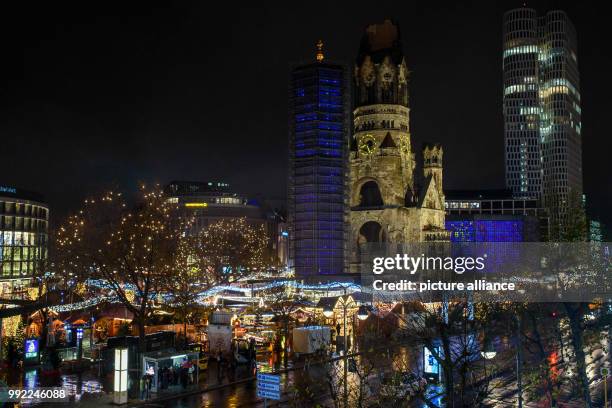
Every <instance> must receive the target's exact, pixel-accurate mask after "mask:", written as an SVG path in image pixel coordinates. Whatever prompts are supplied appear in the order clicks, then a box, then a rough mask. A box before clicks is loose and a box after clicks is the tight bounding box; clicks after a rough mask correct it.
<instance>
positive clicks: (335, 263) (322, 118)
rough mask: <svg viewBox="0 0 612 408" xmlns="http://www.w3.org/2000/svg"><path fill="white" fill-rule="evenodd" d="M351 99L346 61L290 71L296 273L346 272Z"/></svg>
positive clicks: (291, 201)
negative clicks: (349, 100)
mask: <svg viewBox="0 0 612 408" xmlns="http://www.w3.org/2000/svg"><path fill="white" fill-rule="evenodd" d="M347 102H348V94H347V81H346V70H345V68H344V67H343V66H341V65H333V64H328V63H323V62H318V63H313V64H308V65H304V66H300V67H297V68H295V69H294V70H293V71H292V73H291V86H290V95H289V150H290V159H289V191H288V193H289V194H288V197H289V202H288V207H289V208H288V209H289V211H288V212H289V225H290V231H289V234H290V251H291V258H292V260H293V265H294V267H295V273H296V276H312V275H330V274H340V273H343V272H344V259H345V242H346V239H345V238H346V234H347V228H346V225H347V206H346V200H347V189H346V186H347V180H346V172H347V170H346V168H347V166H346V163H347V157H348V156H347V155H348V137H347V134H348V128H349V126H348V110H347V107H348V103H347Z"/></svg>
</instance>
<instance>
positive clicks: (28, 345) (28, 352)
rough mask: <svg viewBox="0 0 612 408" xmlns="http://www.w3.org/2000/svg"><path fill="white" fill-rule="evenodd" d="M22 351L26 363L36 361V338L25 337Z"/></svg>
mask: <svg viewBox="0 0 612 408" xmlns="http://www.w3.org/2000/svg"><path fill="white" fill-rule="evenodd" d="M23 349H24V353H25V356H24V357H25V358H24V360H25V362H26V363H36V364H37V363H38V357H39V350H38V339H36V338H33V339H26V340H25V342H24V346H23Z"/></svg>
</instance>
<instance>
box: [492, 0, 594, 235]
mask: <svg viewBox="0 0 612 408" xmlns="http://www.w3.org/2000/svg"><path fill="white" fill-rule="evenodd" d="M503 41H504V43H503V80H504V90H503V91H504V96H503V101H504V102H503V105H504V131H505V157H506V186H507V188H509V189H510V190H512V192H513V195H514V196H515V197H519V198H536V199H541V200H542V202H543V204H544V206H545V207H546V208H547V209H548V210H549V211H550V215H551V221H552V222H554V223H556V222H558V221H562V219H563V214H564V211H565V207H566V205H567V203H568V197H569V195H570V194H575V195H576V196H577V197H580V196H581V194H582V147H581V145H582V143H581V134H580V133H581V122H580V114H581V113H580V83H579V75H578V59H577V43H576V31H575V29H574V26H573V24H572V22H571V21H570V20H569V18H568V16H567V15H566V14H565V13H564V12H563V11H550V12H548V13H546V14H545V15H543V16H538V14H537V12H536V11H535V10H533V9H529V8H519V9H515V10H510V11H508V12H507V13H505V15H504V38H503Z"/></svg>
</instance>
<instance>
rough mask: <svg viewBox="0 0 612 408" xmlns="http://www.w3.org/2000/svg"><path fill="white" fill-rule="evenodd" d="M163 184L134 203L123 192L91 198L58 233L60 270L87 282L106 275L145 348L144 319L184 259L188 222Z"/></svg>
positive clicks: (149, 190) (107, 281)
mask: <svg viewBox="0 0 612 408" xmlns="http://www.w3.org/2000/svg"><path fill="white" fill-rule="evenodd" d="M176 210H177V207H176V205H174V204H172V203H170V202H169V201H168V200H166V198H165V197H164V194H163V192H162V190H161V189H160V188H159V186H156V187H155V188H152V189H147V188H145V187H143V188H142V190H141V196H140V200H139V201H138V203H137V205H135V206H130V205H128V203H127V202H126V201H125V200H124V197H123V196H122V195H121V194H120V193H114V192H109V193H107V194H104V195H103V196H102V197H100V198H98V199H90V200H86V201H85V203H84V206H83V208H82V209H81V210H80V211H79V212H78V213H76V214H75V215H72V216H70V217H69V218H68V219H67V221H66V222H65V224H64V225H63V226H61V227H60V228H59V230H58V233H57V248H56V250H57V253H58V259H57V264H58V269H59V270H60V271H61V272H62V273H63V274H65V275H67V276H73V277H75V278H76V279H80V280H84V279H89V278H94V279H96V278H97V279H101V280H103V281H104V283H105V284H106V285H108V288H109V289H110V291H111V292H112V294H114V295H115V296H116V297H117V298H118V299H119V301H120V302H121V303H123V304H124V305H125V307H126V308H127V309H128V310H130V311H131V312H132V313H133V314H134V321H135V323H136V326H137V328H138V334H139V338H140V341H139V348H140V350H141V351H144V348H145V323H146V320H147V318H148V316H149V315H150V313H151V311H152V306H153V297H154V296H155V295H156V294H158V293H160V292H161V290H162V289H163V288H164V285H165V283H166V282H167V277H168V276H169V275H172V274H173V273H174V272H175V271H176V268H177V262H180V261H181V260H182V258H181V253H180V244H181V242H182V239H183V237H184V236H185V234H184V231H185V230H186V229H187V226H186V225H184V224H183V223H182V222H181V219H180V217H177V216H176Z"/></svg>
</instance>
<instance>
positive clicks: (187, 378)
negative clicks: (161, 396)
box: [140, 358, 198, 400]
mask: <svg viewBox="0 0 612 408" xmlns="http://www.w3.org/2000/svg"><path fill="white" fill-rule="evenodd" d="M155 375H156V373H155V370H154V369H153V367H149V368H148V369H147V371H146V372H145V374H144V375H143V376H142V377H141V379H140V398H141V399H143V400H146V399H149V398H150V397H151V388H152V385H153V379H154V376H155ZM197 381H198V365H197V364H195V363H194V362H192V361H189V360H187V359H186V358H185V359H184V360H183V362H182V364H181V365H180V366H175V365H172V366H168V367H162V368H160V369H159V370H158V371H157V389H158V390H166V389H169V388H170V387H173V386H179V385H180V386H181V387H182V388H183V389H185V388H187V387H188V386H190V385H194V384H197Z"/></svg>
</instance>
